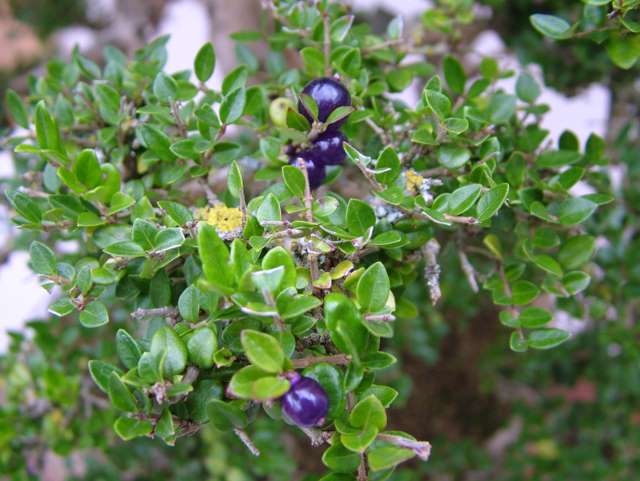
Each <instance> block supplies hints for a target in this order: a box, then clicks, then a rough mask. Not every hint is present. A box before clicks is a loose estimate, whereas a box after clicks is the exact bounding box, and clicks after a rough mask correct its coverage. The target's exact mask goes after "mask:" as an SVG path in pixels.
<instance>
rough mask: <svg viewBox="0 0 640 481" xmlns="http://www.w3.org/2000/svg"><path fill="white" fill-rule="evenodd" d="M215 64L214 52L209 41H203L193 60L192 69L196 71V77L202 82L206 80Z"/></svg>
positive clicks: (211, 73)
mask: <svg viewBox="0 0 640 481" xmlns="http://www.w3.org/2000/svg"><path fill="white" fill-rule="evenodd" d="M215 66H216V52H215V50H214V49H213V45H212V44H211V42H207V43H205V44H204V45H203V46H202V47H200V50H198V53H197V54H196V58H195V60H194V62H193V69H194V71H195V73H196V77H197V78H198V80H199V81H200V82H202V83H204V82H206V81H207V80H209V79H210V78H211V75H213V70H214V68H215Z"/></svg>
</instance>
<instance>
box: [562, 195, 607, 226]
mask: <svg viewBox="0 0 640 481" xmlns="http://www.w3.org/2000/svg"><path fill="white" fill-rule="evenodd" d="M597 207H598V204H596V203H595V202H591V201H590V200H588V199H585V198H584V197H572V198H571V199H567V200H565V201H564V202H562V203H561V204H560V206H559V207H558V213H557V215H558V220H559V221H560V223H561V224H562V225H566V226H572V225H577V224H580V223H582V222H584V221H585V220H587V219H588V218H589V217H591V214H593V213H594V212H595V210H596V208H597Z"/></svg>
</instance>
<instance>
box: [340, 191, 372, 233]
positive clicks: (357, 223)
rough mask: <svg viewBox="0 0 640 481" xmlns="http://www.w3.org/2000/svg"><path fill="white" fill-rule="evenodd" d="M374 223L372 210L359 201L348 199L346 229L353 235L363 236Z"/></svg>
mask: <svg viewBox="0 0 640 481" xmlns="http://www.w3.org/2000/svg"><path fill="white" fill-rule="evenodd" d="M375 223H376V215H375V213H374V211H373V208H372V207H371V206H370V205H369V204H367V203H366V202H364V201H362V200H360V199H349V204H347V227H348V229H349V232H351V233H352V234H354V235H357V236H361V235H364V234H365V233H366V232H367V230H368V229H369V228H370V227H373V225H375Z"/></svg>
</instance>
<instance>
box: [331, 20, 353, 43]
mask: <svg viewBox="0 0 640 481" xmlns="http://www.w3.org/2000/svg"><path fill="white" fill-rule="evenodd" d="M353 19H354V16H353V15H345V16H343V17H340V18H337V19H335V20H334V21H333V23H332V24H331V29H330V32H331V40H333V41H334V42H343V41H344V39H345V37H346V36H347V34H348V33H349V29H350V28H351V24H353Z"/></svg>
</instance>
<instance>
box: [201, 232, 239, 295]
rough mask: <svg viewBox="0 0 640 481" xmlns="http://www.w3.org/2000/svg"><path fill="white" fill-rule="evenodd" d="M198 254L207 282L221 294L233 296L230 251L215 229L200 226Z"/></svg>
mask: <svg viewBox="0 0 640 481" xmlns="http://www.w3.org/2000/svg"><path fill="white" fill-rule="evenodd" d="M198 252H199V254H200V260H201V261H202V270H203V272H204V275H205V277H206V279H207V282H208V283H209V284H211V285H212V286H213V287H214V288H215V289H216V290H217V291H219V292H220V293H221V294H225V295H227V294H232V293H233V292H234V291H233V284H234V282H233V281H234V279H233V272H232V271H231V269H229V249H228V248H227V246H226V244H225V243H224V242H223V241H222V239H220V237H219V236H218V233H217V232H216V229H215V227H213V226H210V225H209V224H204V223H201V224H200V226H199V228H198Z"/></svg>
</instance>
